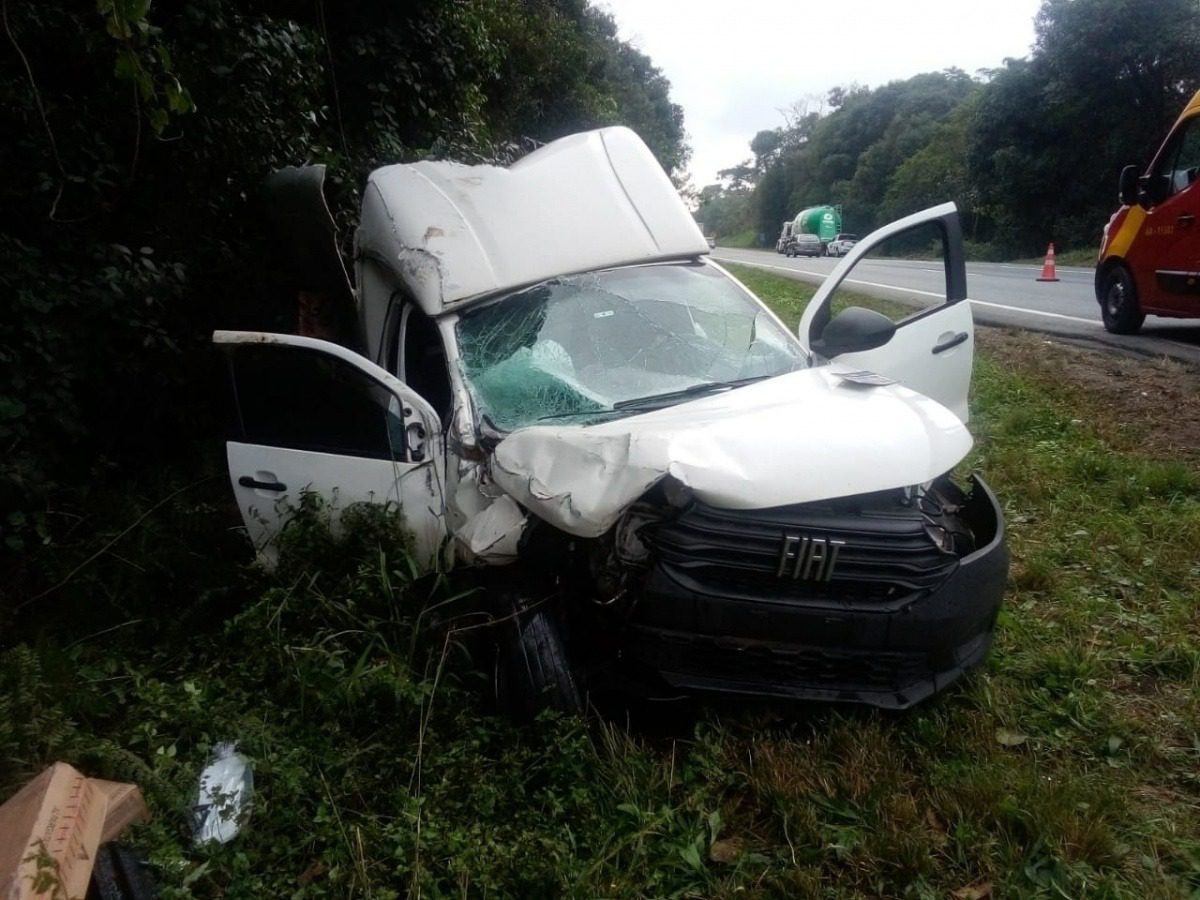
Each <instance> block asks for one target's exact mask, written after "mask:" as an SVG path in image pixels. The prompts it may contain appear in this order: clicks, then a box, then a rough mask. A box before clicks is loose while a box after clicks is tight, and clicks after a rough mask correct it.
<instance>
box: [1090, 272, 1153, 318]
mask: <svg viewBox="0 0 1200 900" xmlns="http://www.w3.org/2000/svg"><path fill="white" fill-rule="evenodd" d="M1098 299H1099V300H1100V318H1102V319H1103V320H1104V327H1105V328H1106V329H1107V330H1108V331H1111V332H1112V333H1113V334H1136V333H1137V330H1138V329H1139V328H1141V327H1142V323H1143V322H1145V321H1146V314H1145V313H1143V312H1142V308H1141V305H1140V304H1139V303H1138V296H1137V287H1136V285H1134V283H1133V276H1132V275H1130V274H1129V270H1128V269H1126V268H1125V267H1124V266H1122V265H1115V266H1113V267H1112V268H1111V269H1109V270H1108V271H1107V272H1106V273H1105V274H1104V280H1103V281H1102V282H1101V283H1100V296H1099V298H1098Z"/></svg>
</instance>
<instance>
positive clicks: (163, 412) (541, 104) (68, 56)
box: [0, 0, 687, 614]
mask: <svg viewBox="0 0 1200 900" xmlns="http://www.w3.org/2000/svg"><path fill="white" fill-rule="evenodd" d="M3 13H4V15H3V25H4V31H5V35H4V42H5V47H6V51H8V52H6V53H4V54H3V55H2V56H0V132H2V133H3V134H4V135H5V141H4V142H3V144H2V145H0V160H2V162H3V167H4V172H5V179H4V183H3V184H2V185H0V199H2V202H3V206H4V209H5V212H6V228H5V233H4V234H3V235H2V236H0V293H2V295H3V296H4V298H5V315H4V316H3V317H2V318H0V348H2V351H0V446H2V447H3V448H4V452H3V454H0V510H2V511H3V512H2V513H0V533H2V538H3V539H2V541H0V555H3V554H5V553H7V554H8V557H7V559H8V565H9V566H12V565H15V564H16V560H15V558H14V556H13V554H14V552H20V551H22V550H23V549H26V548H29V547H31V546H35V545H37V544H41V543H48V544H54V543H56V542H60V541H62V540H63V539H64V538H65V537H66V535H67V533H68V531H69V530H70V528H71V527H72V525H73V524H74V523H75V522H77V519H76V518H74V512H75V510H76V509H77V507H78V506H79V505H80V504H81V503H82V502H86V499H85V498H81V496H80V491H85V492H86V491H90V490H94V489H95V488H96V487H97V486H99V485H100V484H102V483H103V482H105V481H106V480H107V481H110V482H111V481H112V480H113V479H120V478H122V477H124V467H126V466H127V464H128V463H130V462H131V461H136V462H137V463H138V464H139V465H141V466H142V467H145V466H147V465H150V464H155V463H161V462H162V461H163V460H167V459H177V458H178V457H179V455H180V452H181V448H183V447H187V446H189V445H190V444H192V443H194V442H195V441H196V440H198V439H203V438H207V437H209V436H211V435H212V434H213V433H214V424H213V421H212V419H213V416H212V413H211V408H212V405H211V404H210V403H209V402H208V392H209V390H210V382H209V379H208V378H207V369H206V364H207V357H206V340H207V334H208V332H209V331H210V330H211V329H212V328H213V327H214V326H220V327H235V328H236V327H259V328H261V327H271V326H283V327H287V326H288V325H289V319H288V316H289V315H290V313H289V307H288V304H287V303H286V302H284V301H285V298H286V297H287V288H288V285H287V279H286V277H284V276H285V273H284V272H281V271H280V267H279V264H278V263H277V262H276V261H275V260H273V259H271V258H270V257H269V256H268V255H267V253H266V244H265V242H264V240H263V232H264V230H265V223H264V219H263V216H262V212H261V210H260V209H259V208H258V204H257V199H258V185H259V183H260V181H261V179H262V178H263V176H264V175H265V174H266V173H268V172H269V171H271V170H272V169H273V168H276V167H279V166H282V165H287V164H298V163H304V162H324V163H326V164H328V165H329V167H330V173H331V183H330V188H331V191H332V193H333V194H334V200H335V202H336V212H337V214H338V215H339V217H340V219H341V220H342V222H343V224H346V223H348V222H350V221H351V217H352V215H353V210H354V208H355V205H356V204H355V194H356V191H357V188H358V185H360V184H361V183H362V182H363V180H364V178H365V176H366V173H367V172H368V171H369V170H370V169H371V168H373V167H375V166H377V165H379V164H382V163H388V162H396V161H403V160H410V159H414V158H419V157H422V156H428V155H433V156H447V155H450V156H453V157H455V158H459V159H493V158H499V159H507V158H511V157H512V156H513V155H514V154H519V153H520V152H523V150H524V149H526V148H527V147H528V146H530V145H531V144H532V143H533V142H535V141H546V140H550V139H553V138H556V137H560V136H562V135H563V134H566V133H570V132H573V131H577V130H582V129H586V128H591V127H598V126H601V125H606V124H615V123H624V124H628V125H630V126H632V127H633V128H635V129H636V130H638V131H639V132H640V133H641V134H642V136H643V137H644V138H645V139H646V141H647V143H648V144H649V145H650V146H651V148H652V149H653V150H654V151H655V153H656V154H658V157H659V159H660V161H661V162H662V163H663V165H664V167H666V168H667V169H668V170H669V171H674V170H678V169H679V168H680V167H681V165H682V164H683V163H684V162H685V160H686V158H687V148H686V145H685V143H684V136H683V122H682V112H681V110H680V108H679V107H678V106H676V105H675V104H673V103H672V102H671V100H670V97H669V94H668V89H669V84H668V82H667V81H666V79H665V78H663V76H662V75H661V73H660V72H659V71H658V70H657V69H655V68H654V66H653V65H652V64H651V63H650V60H649V59H648V58H647V57H646V56H644V55H643V54H641V53H640V52H638V51H637V50H635V49H634V48H632V47H630V46H629V45H627V44H624V43H622V42H621V41H619V40H618V39H617V37H616V27H615V25H614V23H613V21H612V19H611V18H610V17H609V16H608V15H606V14H604V13H602V12H599V11H597V10H596V9H594V8H592V7H591V6H589V5H588V4H587V3H586V2H585V0H486V2H484V0H420V2H411V3H396V2H383V0H359V2H356V3H352V4H329V5H326V4H324V3H323V2H320V0H318V2H317V3H315V4H304V5H300V6H297V5H294V4H281V3H274V2H270V0H179V2H173V3H164V4H162V5H161V6H159V5H155V6H153V7H152V6H151V4H150V2H149V0H100V3H99V5H98V6H89V5H88V4H81V5H72V4H36V3H10V2H5V4H4V7H3ZM343 231H344V233H348V229H343ZM0 558H2V556H0ZM7 574H8V577H7V578H6V579H5V580H6V582H7V583H8V587H9V589H10V590H11V589H18V590H20V589H25V590H27V589H28V587H25V588H21V587H20V584H19V581H14V578H15V577H16V576H15V575H14V574H13V573H12V572H11V571H9V572H8V573H7ZM4 608H5V604H3V603H0V614H2V613H3V610H4Z"/></svg>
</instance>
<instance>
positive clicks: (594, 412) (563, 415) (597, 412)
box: [537, 406, 617, 422]
mask: <svg viewBox="0 0 1200 900" xmlns="http://www.w3.org/2000/svg"><path fill="white" fill-rule="evenodd" d="M616 411H617V407H615V406H614V407H611V408H605V407H601V408H600V409H567V410H563V411H562V412H556V413H550V414H549V415H546V416H538V417H537V421H539V422H544V421H545V420H546V419H577V418H580V417H582V416H608V415H612V414H613V413H614V412H616Z"/></svg>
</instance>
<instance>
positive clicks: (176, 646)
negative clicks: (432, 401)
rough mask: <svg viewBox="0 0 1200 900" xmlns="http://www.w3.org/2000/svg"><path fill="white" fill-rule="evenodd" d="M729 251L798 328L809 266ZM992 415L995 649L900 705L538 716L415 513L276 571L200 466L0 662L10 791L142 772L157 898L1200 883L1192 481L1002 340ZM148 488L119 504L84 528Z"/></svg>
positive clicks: (980, 459)
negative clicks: (40, 777) (460, 617)
mask: <svg viewBox="0 0 1200 900" xmlns="http://www.w3.org/2000/svg"><path fill="white" fill-rule="evenodd" d="M738 275H739V277H742V278H743V280H745V281H746V282H747V283H748V284H749V285H750V286H751V287H752V289H754V290H755V291H756V292H757V293H759V294H760V296H763V297H764V299H766V300H767V302H769V303H770V304H771V305H772V306H773V307H774V308H776V309H777V310H778V311H779V312H780V314H781V316H782V317H783V318H784V319H785V320H786V321H788V322H789V324H791V325H793V326H794V324H795V322H796V320H797V319H798V317H799V315H800V313H801V311H802V309H803V305H804V303H805V302H806V301H807V298H808V296H809V295H810V294H811V288H809V287H807V286H805V285H802V284H800V283H797V282H793V281H789V280H786V279H782V278H779V277H776V276H773V275H767V274H765V273H762V272H760V271H757V270H752V269H738ZM972 411H973V421H972V430H973V432H974V433H975V435H976V438H977V443H976V449H975V451H974V452H973V454H972V458H971V460H970V462H971V464H972V465H973V466H976V467H978V468H980V469H981V470H982V471H983V472H984V473H985V475H986V477H987V478H988V480H989V481H990V483H991V484H992V486H993V488H994V489H995V490H996V492H997V494H998V495H999V497H1000V498H1001V501H1002V503H1003V504H1004V506H1005V511H1006V515H1007V519H1008V527H1009V540H1010V545H1011V548H1012V551H1013V569H1012V577H1011V582H1010V585H1009V589H1008V592H1007V595H1006V604H1005V607H1004V609H1003V612H1002V614H1001V619H1000V623H999V629H998V634H997V643H996V647H995V650H994V652H993V654H992V656H991V657H990V659H989V660H988V662H987V663H986V664H985V666H984V668H983V669H982V670H981V671H980V672H978V673H977V674H976V675H974V676H973V677H972V678H970V679H968V680H967V681H966V682H965V683H963V684H961V685H960V686H958V687H956V688H954V689H952V690H951V691H950V692H949V693H948V694H946V695H945V696H943V697H941V698H939V699H937V700H935V701H933V702H930V703H927V704H924V705H923V706H921V707H919V708H918V709H916V710H914V711H912V712H911V713H908V714H905V715H885V714H880V713H876V712H871V711H867V710H856V709H845V708H838V709H833V708H828V707H820V706H805V707H795V706H789V705H775V704H754V705H748V706H747V707H746V708H744V709H742V710H740V711H735V712H730V711H728V710H727V709H726V708H725V707H721V706H713V707H712V708H710V709H709V710H708V711H706V712H705V713H703V714H702V715H701V717H700V720H699V721H698V722H697V723H696V724H695V726H694V727H693V728H690V729H688V730H686V731H685V732H684V733H683V734H682V735H681V736H678V737H677V738H674V739H672V738H661V737H655V738H650V737H640V736H638V735H637V734H636V733H635V732H631V731H629V730H627V729H626V728H625V727H624V726H623V725H621V724H620V723H604V722H595V721H593V722H583V721H578V720H572V719H563V718H559V717H553V716H550V717H547V718H545V719H543V720H541V721H540V722H539V723H537V724H536V725H534V726H532V727H528V728H523V729H520V728H516V727H514V726H512V725H510V724H508V723H507V722H505V721H504V720H502V719H499V718H496V717H493V716H491V715H490V714H489V713H488V712H487V710H486V709H485V708H484V706H483V704H482V703H481V701H480V699H479V698H480V697H481V696H482V695H483V693H484V686H483V685H482V684H481V683H480V682H481V680H482V676H478V675H475V674H472V671H471V669H470V667H469V666H467V665H466V664H465V663H464V661H463V659H462V651H461V649H460V647H461V646H465V645H466V644H467V643H468V641H467V640H466V638H467V637H469V634H468V633H466V632H462V633H459V634H458V635H457V638H456V639H455V640H451V641H449V642H443V641H442V640H441V639H438V640H437V641H431V639H430V637H429V635H430V634H431V633H432V632H430V631H428V630H427V629H426V627H425V626H426V624H427V623H428V621H429V620H430V618H432V617H434V616H435V615H436V613H432V614H431V613H424V614H423V613H422V611H423V610H426V609H429V608H431V607H436V606H437V605H438V604H439V603H441V602H442V601H444V600H445V599H447V598H448V597H450V596H452V595H453V594H454V593H455V592H457V591H459V590H461V586H456V585H453V584H451V583H450V582H449V581H446V580H441V581H438V582H436V583H434V584H432V585H431V584H424V583H421V584H417V583H414V582H413V581H412V579H411V577H410V575H409V568H408V564H407V556H406V552H405V541H404V537H403V535H402V534H400V533H399V532H397V530H396V529H395V527H394V525H395V523H394V521H393V520H390V519H388V518H387V517H386V516H381V517H377V516H371V515H368V516H365V517H364V518H363V519H362V521H360V522H359V523H358V524H357V525H356V526H355V527H354V528H352V529H350V531H349V533H348V534H347V536H346V537H344V538H342V539H340V540H338V541H335V540H333V539H332V538H330V537H329V536H328V535H327V533H326V532H325V531H324V530H323V528H322V524H321V523H322V511H321V510H320V509H319V508H311V509H308V510H306V512H305V516H304V517H302V519H301V522H300V523H299V525H298V526H297V528H296V530H295V532H294V534H293V537H292V539H291V542H290V552H289V553H288V554H286V555H285V559H284V561H283V564H282V565H281V567H280V569H279V571H278V572H276V573H275V574H273V575H270V576H266V575H263V574H261V573H258V572H256V571H254V570H253V569H250V568H248V567H246V566H245V557H244V555H242V554H239V553H238V552H237V551H236V549H234V548H233V545H231V544H229V543H228V542H227V537H226V533H225V531H224V528H225V526H226V524H227V523H228V519H226V518H223V517H222V515H221V509H220V506H219V505H220V503H221V502H222V501H221V497H222V496H223V488H222V487H221V486H220V485H219V484H212V485H210V486H209V487H210V488H211V491H210V492H209V493H207V494H205V495H204V496H202V497H200V498H197V497H194V496H189V495H187V494H185V495H183V496H181V497H180V498H179V499H178V500H176V501H174V502H172V503H170V504H168V505H166V506H165V507H164V508H163V509H162V510H160V511H158V512H156V513H155V514H154V516H153V517H151V518H150V519H148V520H147V527H146V528H145V529H139V530H138V531H136V532H133V533H131V534H130V535H129V536H126V537H124V538H121V540H120V542H118V543H116V544H114V545H113V547H112V548H111V549H110V552H107V553H105V554H103V555H102V556H101V557H100V558H99V560H98V561H97V562H95V563H93V564H92V565H90V566H89V567H88V568H86V569H84V570H82V572H80V573H79V574H76V575H74V576H73V579H72V580H71V581H70V584H69V586H68V587H66V588H64V589H63V590H62V591H60V592H59V593H58V594H55V595H52V597H51V598H49V599H52V600H53V601H54V603H55V606H54V607H49V608H47V607H45V606H44V605H42V606H41V607H40V611H41V618H40V619H39V620H38V624H37V627H34V626H33V625H27V626H26V627H25V629H24V631H23V633H22V637H23V642H22V643H21V644H20V645H18V646H15V647H12V648H10V649H9V650H7V651H6V652H5V653H4V654H3V655H2V656H0V783H2V784H3V786H4V787H6V788H8V789H10V790H11V789H13V788H15V787H16V786H17V784H18V783H19V781H20V780H21V779H23V778H24V777H26V776H28V775H29V774H31V773H32V772H34V771H35V770H36V769H37V768H39V767H40V766H42V765H44V764H45V763H47V762H49V761H51V760H53V759H60V758H61V759H67V760H70V761H72V762H74V763H76V764H77V765H79V766H80V767H81V768H83V769H84V770H85V771H87V772H88V773H89V774H93V775H97V776H103V777H114V778H121V779H132V780H135V781H137V782H139V783H140V784H141V785H142V787H143V789H144V790H145V792H146V794H147V798H148V800H149V802H150V804H151V806H152V809H153V811H154V815H155V818H154V821H153V822H152V823H151V824H149V825H147V826H144V827H141V828H139V829H137V830H136V831H135V832H134V833H133V838H134V840H136V841H137V842H138V843H139V844H141V845H142V846H143V847H145V848H146V849H147V851H148V853H149V854H150V856H151V859H152V861H153V863H154V866H155V868H154V871H155V873H156V878H157V879H158V881H159V884H160V885H161V887H162V888H163V895H164V897H166V898H168V900H170V898H182V897H218V896H220V897H246V898H250V897H278V896H294V897H325V896H336V897H350V896H358V897H399V896H417V895H420V896H423V897H485V896H486V897H560V896H570V897H669V896H681V897H685V896H686V897H734V896H737V897H768V896H769V897H847V898H849V897H929V898H944V897H949V896H953V892H955V891H959V890H961V889H964V888H970V887H977V888H979V889H980V890H982V888H981V887H980V886H982V885H984V884H988V885H991V887H992V890H993V895H994V896H998V897H1048V898H1049V897H1130V898H1143V897H1155V898H1159V897H1167V898H1169V897H1180V898H1183V897H1192V896H1196V893H1197V892H1198V891H1200V694H1198V691H1197V688H1198V687H1200V642H1198V640H1197V632H1198V630H1200V619H1198V618H1197V614H1196V599H1197V596H1198V595H1200V563H1198V561H1197V560H1198V559H1200V474H1198V473H1197V472H1196V471H1195V470H1194V468H1191V467H1189V466H1186V465H1183V464H1181V463H1179V462H1176V461H1170V460H1154V459H1149V458H1145V457H1143V456H1139V455H1137V454H1136V453H1134V452H1131V451H1129V450H1128V449H1125V448H1122V447H1118V446H1114V445H1113V444H1112V443H1110V442H1108V441H1107V440H1106V439H1105V437H1104V435H1105V434H1111V433H1115V432H1116V431H1117V430H1118V429H1116V428H1115V427H1113V425H1114V423H1108V422H1104V421H1092V420H1091V419H1085V418H1083V417H1081V416H1080V414H1079V410H1078V405H1077V400H1076V397H1075V396H1074V395H1073V393H1072V389H1071V388H1070V387H1069V386H1068V385H1064V384H1062V383H1060V382H1056V381H1050V380H1039V379H1036V378H1034V377H1032V376H1031V375H1030V374H1028V373H1023V372H1022V371H1019V370H1015V369H1014V367H1013V366H1012V365H1011V364H1010V363H1009V362H1008V361H1006V360H1005V359H1002V358H989V357H986V356H983V357H981V358H980V359H978V361H977V368H976V373H975V381H974V394H973V397H972ZM1098 414H1100V413H1098ZM1167 424H1168V423H1164V427H1166V425H1167ZM149 505H150V498H149V497H147V498H146V499H145V500H138V499H137V498H136V497H135V498H132V499H130V498H126V499H125V500H124V501H123V502H122V503H121V504H117V503H115V502H114V503H113V504H111V506H110V508H108V509H106V510H105V511H103V512H98V513H97V517H98V519H97V521H96V522H94V523H92V525H93V527H94V530H95V534H96V542H97V543H99V544H100V545H103V543H104V541H106V540H107V539H108V538H109V537H111V536H113V535H115V534H116V533H117V532H118V531H119V527H118V526H119V525H121V524H128V521H132V519H133V518H134V516H135V514H136V513H137V512H138V511H139V510H143V509H145V508H148V507H149ZM105 516H107V517H108V518H107V519H106V518H104V517H105ZM183 537H186V538H187V540H184V539H183ZM131 541H132V542H133V543H130V542H131ZM197 548H202V549H201V550H197ZM95 549H97V547H96V546H94V545H89V544H87V543H86V542H82V541H81V543H80V546H79V547H78V548H77V550H76V553H75V556H77V557H78V558H70V559H62V560H59V561H58V562H56V563H55V564H56V565H58V566H60V567H61V569H62V571H64V572H70V570H71V569H72V568H73V567H74V564H75V563H77V562H79V561H81V560H82V559H85V558H86V557H87V556H88V555H90V554H91V553H92V552H94V551H95ZM115 554H119V555H120V557H121V559H115V558H113V557H114V555H115ZM135 566H136V567H138V568H134V567H135ZM164 586H165V587H164ZM45 602H46V601H45V600H43V601H42V604H45ZM89 603H91V604H92V607H91V609H92V612H91V615H89V616H88V617H87V621H86V624H84V623H83V622H81V621H78V620H77V618H76V615H75V612H77V611H78V610H82V609H86V608H88V606H87V605H88V604H89ZM97 603H99V604H100V610H101V611H97V608H96V606H95V605H96V604H97ZM68 613H70V614H68ZM114 626H120V627H117V628H116V629H115V630H113V631H109V632H108V633H106V634H102V635H97V636H93V637H88V635H89V634H92V633H94V632H98V631H100V630H101V629H103V628H106V627H107V628H112V627H114ZM6 642H8V643H11V638H10V639H6ZM228 738H237V739H238V740H240V741H241V746H242V749H243V751H244V752H245V753H246V754H247V755H248V756H250V757H251V758H252V759H253V760H254V762H255V766H256V779H257V790H258V794H257V797H258V799H257V801H256V804H255V808H254V811H253V813H252V815H251V817H250V819H249V820H248V822H247V825H246V827H245V830H244V831H243V833H242V834H241V835H239V836H238V837H237V838H236V839H235V840H234V841H233V842H232V843H230V844H229V845H227V846H225V847H206V848H195V847H193V846H192V845H191V844H190V842H189V840H188V836H187V826H186V809H187V806H188V804H189V803H190V802H191V796H192V792H193V791H194V789H195V778H196V776H197V774H198V772H199V770H200V768H201V767H202V766H203V765H204V761H205V758H206V756H207V753H208V752H209V748H210V747H211V745H212V743H213V742H215V741H217V740H222V739H228ZM975 895H976V896H978V895H979V894H978V892H977V893H976V894H975ZM964 896H971V895H970V894H967V895H964Z"/></svg>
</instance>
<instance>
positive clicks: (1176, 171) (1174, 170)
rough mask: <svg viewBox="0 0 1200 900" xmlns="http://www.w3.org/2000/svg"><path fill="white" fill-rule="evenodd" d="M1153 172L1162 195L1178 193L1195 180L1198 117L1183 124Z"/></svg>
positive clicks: (1199, 167) (1199, 169) (1199, 153)
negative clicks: (1172, 143) (1172, 144)
mask: <svg viewBox="0 0 1200 900" xmlns="http://www.w3.org/2000/svg"><path fill="white" fill-rule="evenodd" d="M1154 174H1155V176H1157V181H1158V184H1159V185H1160V186H1161V188H1162V190H1163V194H1162V195H1161V196H1164V197H1170V196H1172V195H1174V194H1178V193H1179V192H1180V191H1182V190H1185V189H1186V188H1188V187H1190V186H1191V185H1192V184H1193V182H1195V180H1196V178H1197V176H1198V174H1200V117H1197V118H1194V119H1192V120H1190V121H1189V122H1188V123H1187V124H1185V125H1184V127H1183V130H1182V131H1181V132H1180V134H1179V135H1178V136H1177V138H1176V140H1175V142H1174V146H1172V147H1169V148H1168V149H1167V152H1166V153H1165V154H1164V155H1163V161H1162V162H1161V163H1160V164H1159V167H1158V170H1157V171H1156V172H1155V173H1154Z"/></svg>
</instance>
